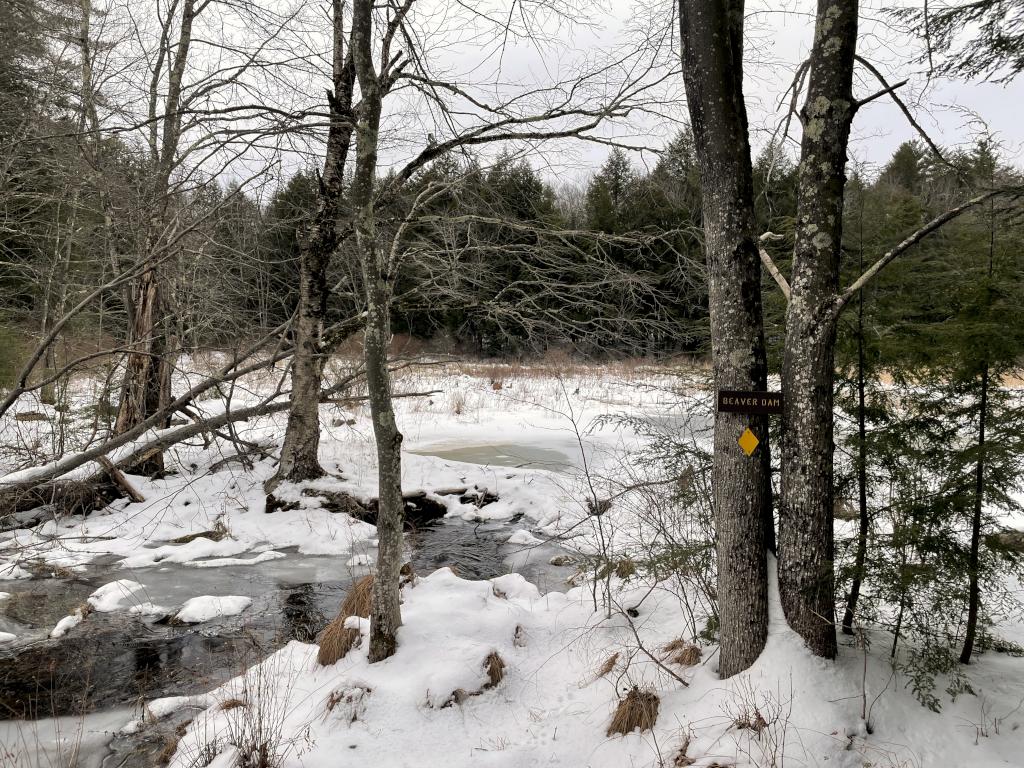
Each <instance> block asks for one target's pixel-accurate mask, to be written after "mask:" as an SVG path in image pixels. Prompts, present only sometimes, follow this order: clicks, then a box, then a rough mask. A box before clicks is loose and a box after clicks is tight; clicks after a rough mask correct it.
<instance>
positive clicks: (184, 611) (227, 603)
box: [174, 595, 252, 624]
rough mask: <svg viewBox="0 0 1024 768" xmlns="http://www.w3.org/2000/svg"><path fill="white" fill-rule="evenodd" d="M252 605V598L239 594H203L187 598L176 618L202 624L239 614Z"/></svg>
mask: <svg viewBox="0 0 1024 768" xmlns="http://www.w3.org/2000/svg"><path fill="white" fill-rule="evenodd" d="M250 605H252V599H251V598H248V597H241V596H239V595H224V596H222V597H216V596H214V595H202V596H201V597H193V598H192V599H191V600H186V601H185V604H184V605H183V606H182V607H181V610H179V611H178V612H177V613H176V614H175V615H174V618H175V620H177V621H181V622H184V623H185V624H200V623H202V622H204V621H209V620H210V619H215V618H217V617H219V616H237V615H238V614H240V613H241V612H242V611H244V610H245V609H246V608H248V607H249V606H250Z"/></svg>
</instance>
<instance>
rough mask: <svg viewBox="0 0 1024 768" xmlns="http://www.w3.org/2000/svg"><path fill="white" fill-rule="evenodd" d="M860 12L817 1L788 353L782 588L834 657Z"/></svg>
mask: <svg viewBox="0 0 1024 768" xmlns="http://www.w3.org/2000/svg"><path fill="white" fill-rule="evenodd" d="M857 16H858V9H857V3H856V2H855V0H819V2H818V10H817V21H816V24H815V32H814V45H813V47H812V50H811V59H810V71H809V75H808V86H807V100H806V102H805V104H804V106H803V109H802V110H801V122H802V124H803V139H802V142H801V151H800V167H799V175H798V189H797V194H798V203H797V222H796V242H795V245H794V254H793V256H794V257H793V270H792V277H791V280H790V288H791V295H790V301H789V304H788V308H787V312H786V343H785V351H784V354H783V362H782V387H783V390H784V392H785V394H786V397H785V401H784V406H783V417H782V499H781V503H780V505H779V592H780V596H781V598H782V607H783V610H784V611H785V614H786V618H787V620H788V621H789V624H790V626H791V627H792V628H793V629H794V630H796V632H798V633H799V634H800V635H801V637H803V639H804V640H805V641H806V643H807V646H808V647H809V648H810V650H811V651H812V652H813V653H815V654H816V655H818V656H822V657H825V658H834V657H835V654H836V633H835V592H834V585H835V575H834V572H833V560H834V546H835V545H834V540H833V535H832V516H833V488H832V483H833V467H832V456H833V450H834V444H833V413H832V402H833V386H834V379H835V370H834V352H835V338H836V320H837V316H838V312H837V311H836V306H837V305H836V298H837V295H838V290H839V251H840V243H841V240H842V225H843V190H844V186H845V184H846V174H845V166H846V147H847V142H848V140H849V135H850V124H851V122H852V120H853V115H854V113H855V112H856V107H857V105H856V102H855V101H854V99H853V67H854V55H855V51H856V42H857Z"/></svg>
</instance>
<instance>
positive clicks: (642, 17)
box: [435, 0, 1024, 179]
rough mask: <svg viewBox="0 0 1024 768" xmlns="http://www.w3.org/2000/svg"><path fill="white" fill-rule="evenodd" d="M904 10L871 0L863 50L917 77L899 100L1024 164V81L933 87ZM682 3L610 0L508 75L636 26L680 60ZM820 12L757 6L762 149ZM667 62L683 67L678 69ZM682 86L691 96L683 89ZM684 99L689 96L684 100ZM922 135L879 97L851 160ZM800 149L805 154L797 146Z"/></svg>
mask: <svg viewBox="0 0 1024 768" xmlns="http://www.w3.org/2000/svg"><path fill="white" fill-rule="evenodd" d="M894 4H898V0H864V2H862V10H861V25H860V35H859V43H858V53H859V54H860V55H862V56H864V57H865V58H867V59H869V60H870V61H872V63H874V64H875V65H876V66H877V67H878V68H879V69H880V70H882V71H883V72H884V73H885V75H886V77H887V79H888V80H889V82H890V83H895V82H898V81H900V80H902V79H904V78H909V80H910V82H909V83H908V84H907V85H906V86H904V87H902V88H901V89H900V90H899V93H900V95H901V97H902V98H903V100H904V101H905V102H906V103H907V104H908V105H909V106H910V108H911V110H912V111H913V112H914V114H915V117H916V118H917V119H918V122H919V123H920V124H921V125H922V126H923V127H924V128H925V130H927V131H928V133H929V134H930V135H931V136H932V138H933V139H934V140H935V141H936V142H937V143H939V144H940V145H942V146H951V145H960V144H965V143H970V142H971V141H972V140H973V139H974V138H976V137H977V136H978V134H979V133H980V132H981V131H982V130H984V126H983V123H984V124H987V128H988V130H989V131H991V132H992V133H993V134H994V136H995V137H996V139H997V140H998V141H1000V142H1001V143H1002V145H1003V152H1004V156H1005V158H1006V159H1007V160H1008V161H1011V162H1014V163H1015V164H1020V162H1021V158H1022V156H1024V152H1022V150H1024V109H1022V108H1021V105H1022V104H1024V76H1021V77H1020V78H1018V79H1017V81H1015V82H1012V83H1010V84H1007V85H1000V84H994V83H982V82H960V81H950V80H946V79H936V80H932V81H931V82H929V81H928V79H927V78H926V77H925V65H924V64H922V63H921V62H918V61H916V59H917V58H918V56H919V54H920V52H921V51H922V48H921V47H920V44H919V42H918V41H917V40H915V39H913V38H910V37H907V36H905V35H903V34H901V33H900V32H898V31H896V30H894V29H893V28H892V26H891V22H890V21H889V20H888V19H887V17H886V16H885V14H884V13H883V11H882V9H884V8H885V7H891V6H892V5H894ZM909 4H915V3H909ZM916 4H920V3H916ZM602 6H603V10H602ZM673 6H674V2H673V0H604V2H603V3H598V4H592V6H591V10H590V11H589V12H588V13H587V14H586V18H587V19H589V20H590V21H591V23H592V24H593V25H594V27H592V28H589V29H588V28H580V27H573V28H572V29H561V30H559V31H558V32H557V33H555V34H556V36H557V38H558V39H557V41H553V42H552V43H551V44H550V45H548V46H547V47H546V48H545V50H543V51H538V50H537V48H536V47H533V46H519V47H516V46H509V47H507V48H506V49H505V51H504V54H503V56H502V58H501V77H502V79H503V80H512V81H518V80H530V79H537V80H540V79H542V78H543V76H544V74H545V72H549V71H551V70H552V69H557V67H558V64H559V63H561V62H564V61H567V60H571V59H574V58H575V57H579V56H581V55H589V54H595V53H599V52H601V51H602V50H605V51H606V50H608V49H609V48H611V47H612V46H615V45H623V44H626V45H628V43H629V40H630V36H631V35H632V34H635V32H636V29H641V30H650V29H653V28H655V27H656V26H658V25H665V28H666V29H671V30H672V32H673V37H672V49H673V52H674V55H675V56H678V39H677V36H676V35H675V22H674V20H673V17H672V14H673V10H674V8H673ZM814 10H815V3H814V2H813V0H781V1H780V2H772V0H748V3H747V35H746V37H747V52H746V57H747V63H746V68H745V83H744V87H745V93H746V97H747V102H748V112H749V116H750V123H751V133H752V135H751V141H752V143H753V145H754V151H755V152H756V151H757V149H758V147H760V146H763V144H764V143H765V141H766V140H767V137H768V136H769V135H771V133H772V132H773V131H774V130H775V129H776V128H777V126H778V125H779V123H780V120H781V119H782V117H783V115H784V113H785V109H786V108H787V107H788V104H787V105H785V106H780V104H779V101H780V97H781V96H782V94H783V93H784V92H785V90H786V89H787V88H788V86H789V85H790V83H791V81H792V77H793V72H794V71H795V69H796V67H797V65H798V64H799V63H800V62H801V61H802V60H804V59H805V58H806V57H807V55H808V53H809V50H810V45H811V40H812V36H813V24H814V18H813V14H814ZM670 24H671V25H672V26H671V27H669V26H668V25H670ZM472 57H473V54H470V53H467V52H465V51H463V52H462V53H461V54H460V55H456V54H455V53H453V52H451V51H446V52H445V53H444V55H443V56H441V57H438V58H436V59H435V61H437V62H438V63H440V64H444V65H451V66H452V67H453V69H455V70H458V69H459V65H460V64H461V63H462V62H464V61H468V60H472ZM552 62H554V64H552ZM666 63H667V64H671V65H674V62H666ZM478 71H479V70H478ZM864 75H865V76H867V73H864ZM868 77H869V76H868ZM679 88H680V90H681V82H680V83H679ZM879 89H880V86H879V85H878V84H877V83H876V82H874V81H873V80H868V79H862V80H861V82H859V83H858V85H857V86H856V91H855V92H856V94H857V95H860V96H865V95H868V94H870V93H873V92H874V91H876V90H879ZM676 95H677V96H680V97H681V95H682V94H681V93H678V94H676ZM667 112H668V116H669V117H672V118H675V119H683V118H685V116H686V108H685V104H684V103H683V102H682V101H681V98H680V100H679V101H677V102H676V103H675V104H673V105H672V106H671V107H670V108H669V109H668V110H667ZM645 122H646V124H645ZM675 130H676V126H675V125H673V124H672V122H671V121H670V120H662V121H656V122H655V121H649V120H648V121H643V120H640V121H636V122H634V123H633V124H631V125H628V126H621V125H620V126H616V127H615V128H614V129H610V131H609V132H610V134H613V135H616V136H620V137H621V136H625V135H627V134H629V133H634V134H635V133H639V134H640V135H639V136H634V137H633V138H631V139H625V140H626V141H627V142H631V143H639V144H643V145H648V146H660V145H663V144H664V142H665V141H666V140H667V138H669V137H670V136H671V134H672V133H673V132H674V131H675ZM794 131H796V132H798V131H799V126H798V125H797V123H796V122H795V121H794V123H793V126H792V128H791V132H794ZM915 135H916V133H915V131H914V129H913V128H912V127H911V126H910V125H909V123H908V122H907V120H906V119H905V117H904V116H903V114H902V113H901V112H900V111H899V109H898V108H897V107H896V106H895V105H894V104H893V103H892V101H891V100H890V99H888V98H887V97H886V98H882V99H878V100H876V101H874V102H872V103H871V104H869V105H867V106H866V107H864V108H863V109H862V110H861V112H860V113H859V114H858V116H857V119H856V122H855V125H854V132H853V137H852V141H851V147H850V155H851V159H852V160H856V161H858V162H861V163H867V164H868V165H869V166H877V165H880V164H882V163H884V162H885V161H886V160H887V159H888V158H889V157H890V156H891V155H892V153H893V151H894V150H895V149H896V147H897V146H898V145H899V144H900V143H901V142H903V141H906V140H908V139H911V138H914V136H915ZM797 138H798V135H797ZM791 146H793V147H794V148H795V144H792V145H791ZM607 152H608V149H607V148H606V147H602V146H600V145H577V146H576V147H575V148H574V149H573V150H572V151H571V152H569V153H568V154H566V153H564V152H563V151H562V150H561V148H560V150H559V152H558V153H556V155H555V157H554V158H552V157H551V155H550V154H549V155H547V156H546V157H545V160H544V161H542V162H548V163H550V164H551V167H550V168H549V169H548V173H551V174H555V175H557V176H558V177H559V178H562V179H566V178H572V177H575V178H578V179H579V178H583V177H585V176H586V175H587V174H588V173H590V172H592V170H593V169H594V168H595V167H596V166H598V165H599V164H600V163H601V162H602V161H603V159H604V157H605V156H606V155H607ZM634 159H635V161H636V162H637V163H638V164H641V165H642V164H653V162H654V161H655V160H656V158H655V157H653V156H652V155H650V154H641V155H638V156H635V157H634Z"/></svg>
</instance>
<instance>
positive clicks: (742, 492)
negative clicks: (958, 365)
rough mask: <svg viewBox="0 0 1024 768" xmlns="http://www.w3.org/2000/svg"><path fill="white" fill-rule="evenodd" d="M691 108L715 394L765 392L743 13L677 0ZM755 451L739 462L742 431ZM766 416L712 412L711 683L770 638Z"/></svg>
mask: <svg viewBox="0 0 1024 768" xmlns="http://www.w3.org/2000/svg"><path fill="white" fill-rule="evenodd" d="M679 12H680V13H679V16H680V39H681V41H682V46H683V51H682V60H683V75H684V79H685V83H686V93H687V103H688V105H689V110H690V120H691V123H692V126H693V133H694V139H695V143H696V151H697V159H698V164H699V167H700V175H701V188H702V195H703V217H704V222H703V223H704V235H705V249H706V252H707V254H706V255H707V263H708V278H709V300H710V315H711V345H712V354H713V360H714V380H715V387H716V388H717V389H739V390H764V389H766V388H767V371H768V366H767V356H766V352H765V342H764V330H763V325H762V309H761V261H760V257H759V254H758V245H757V237H756V233H755V231H754V221H755V219H754V204H753V200H754V197H753V184H752V171H751V163H750V144H749V138H748V133H747V114H746V107H745V106H744V101H743V83H742V79H743V61H742V56H743V4H742V2H728V0H715V1H713V2H699V1H698V0H680V4H679ZM748 427H749V428H750V429H751V431H753V432H754V434H755V435H756V436H757V438H758V439H759V440H760V441H761V442H762V444H761V446H760V447H759V448H757V449H756V450H755V453H754V455H753V456H747V455H746V454H745V453H744V452H743V451H742V450H741V448H740V446H739V444H738V443H737V440H738V439H739V437H740V435H741V434H742V433H743V431H744V430H745V429H746V428H748ZM767 440H768V419H767V417H766V416H747V415H742V414H732V413H719V414H717V415H716V418H715V452H714V469H713V486H714V505H715V524H716V529H717V555H718V607H719V615H720V636H721V652H720V653H721V656H720V661H719V674H720V675H721V676H722V677H730V676H732V675H734V674H736V673H738V672H741V671H743V670H744V669H746V668H747V667H749V666H750V665H751V664H752V663H753V662H754V661H755V660H756V659H757V657H758V655H759V654H760V653H761V650H762V649H763V648H764V644H765V640H766V638H767V633H768V589H767V560H766V554H765V552H766V545H767V544H768V543H769V540H770V539H772V540H773V539H774V525H773V522H772V513H771V468H770V463H769V454H768V450H767V449H768V445H767Z"/></svg>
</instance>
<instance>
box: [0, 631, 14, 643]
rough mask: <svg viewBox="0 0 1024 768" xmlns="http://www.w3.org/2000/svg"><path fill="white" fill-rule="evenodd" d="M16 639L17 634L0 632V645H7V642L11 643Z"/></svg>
mask: <svg viewBox="0 0 1024 768" xmlns="http://www.w3.org/2000/svg"><path fill="white" fill-rule="evenodd" d="M17 639H18V637H17V635H12V634H11V633H10V632H0V645H7V643H13V642H14V641H15V640H17Z"/></svg>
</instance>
